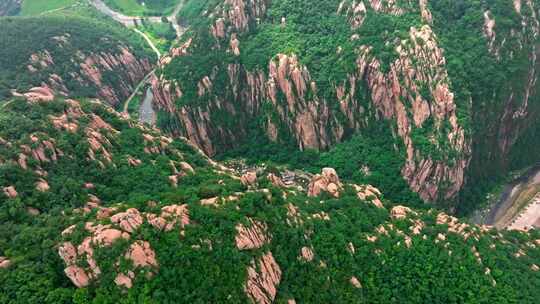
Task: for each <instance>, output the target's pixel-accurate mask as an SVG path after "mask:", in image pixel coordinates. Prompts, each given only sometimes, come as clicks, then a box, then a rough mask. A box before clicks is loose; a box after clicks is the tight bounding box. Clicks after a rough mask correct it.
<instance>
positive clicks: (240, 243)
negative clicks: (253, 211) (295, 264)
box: [235, 218, 270, 250]
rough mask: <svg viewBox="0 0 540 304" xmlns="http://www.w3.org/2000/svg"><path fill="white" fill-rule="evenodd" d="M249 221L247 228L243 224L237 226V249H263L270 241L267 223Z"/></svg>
mask: <svg viewBox="0 0 540 304" xmlns="http://www.w3.org/2000/svg"><path fill="white" fill-rule="evenodd" d="M248 221H249V225H248V226H247V227H246V226H244V225H243V224H241V223H239V224H238V225H236V237H235V241H236V248H238V249H240V250H246V249H257V248H261V247H262V246H263V245H265V244H267V243H268V242H269V241H270V237H269V236H268V231H267V230H268V227H267V225H266V224H265V223H262V222H259V221H256V220H253V219H251V218H250V219H248Z"/></svg>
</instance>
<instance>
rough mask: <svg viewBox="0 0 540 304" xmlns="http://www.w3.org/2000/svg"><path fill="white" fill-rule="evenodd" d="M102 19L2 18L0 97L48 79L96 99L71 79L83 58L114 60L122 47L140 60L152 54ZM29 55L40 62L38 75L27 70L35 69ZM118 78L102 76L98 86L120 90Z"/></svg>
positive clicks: (130, 34) (128, 33) (91, 91)
mask: <svg viewBox="0 0 540 304" xmlns="http://www.w3.org/2000/svg"><path fill="white" fill-rule="evenodd" d="M102 18H103V17H99V16H98V15H96V16H94V17H90V16H85V17H82V16H75V15H66V16H62V15H60V16H51V17H8V18H1V19H0V27H1V28H2V32H1V33H0V35H1V38H2V39H0V71H1V72H0V97H2V98H6V97H9V96H11V90H17V91H19V92H21V93H22V92H25V91H27V90H28V89H29V88H31V87H34V86H40V85H41V84H42V83H44V82H49V78H50V77H51V75H53V74H55V75H57V76H59V77H60V78H61V79H63V84H64V85H65V86H66V88H67V90H68V91H69V92H71V93H72V96H88V97H95V96H97V95H96V92H97V91H98V90H99V88H97V87H96V86H95V85H94V86H88V85H85V84H84V83H81V80H79V79H80V78H79V77H80V76H79V77H73V75H74V73H75V74H78V73H80V72H81V69H82V67H81V64H82V63H84V62H85V60H86V58H87V56H91V55H93V54H98V55H102V54H113V55H116V54H121V53H122V51H121V50H122V48H128V49H130V50H131V52H133V54H134V55H135V56H137V58H139V59H140V60H144V59H145V58H151V57H150V56H152V53H151V51H150V50H149V48H148V46H147V45H146V43H145V42H144V41H143V40H142V38H141V37H140V36H138V35H137V34H135V33H133V32H131V31H129V30H127V29H124V28H122V27H120V26H119V25H117V24H115V23H113V22H112V21H108V20H106V19H102ZM96 42H99V43H96ZM32 55H34V56H38V57H39V59H38V61H39V62H38V64H37V66H36V67H35V68H34V70H35V69H39V70H37V71H34V72H32V71H30V70H29V67H28V66H29V65H31V64H33V65H36V63H32V62H31V60H32V59H31V57H32ZM49 58H50V59H49ZM41 62H43V63H41ZM124 73H126V72H125V71H124ZM119 75H121V74H120V73H118V72H116V73H113V72H110V73H106V72H104V75H103V78H104V79H103V80H104V81H103V82H104V83H105V84H106V85H110V86H111V87H113V88H117V89H119V86H120V83H121V82H122V81H123V80H122V79H120V78H119ZM124 81H125V80H124Z"/></svg>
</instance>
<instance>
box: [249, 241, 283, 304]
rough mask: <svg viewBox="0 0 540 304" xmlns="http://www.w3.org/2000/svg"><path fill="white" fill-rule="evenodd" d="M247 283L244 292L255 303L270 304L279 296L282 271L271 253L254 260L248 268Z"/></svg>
mask: <svg viewBox="0 0 540 304" xmlns="http://www.w3.org/2000/svg"><path fill="white" fill-rule="evenodd" d="M247 272H248V274H247V281H246V284H245V286H244V290H245V292H246V294H247V296H248V297H249V298H250V299H251V300H252V301H253V302H255V303H258V304H270V303H272V302H273V301H274V299H275V297H276V294H277V286H278V285H279V282H280V281H281V269H280V268H279V265H278V264H277V263H276V261H275V260H274V256H273V255H272V253H271V252H268V253H266V254H265V255H263V256H262V257H260V258H259V259H258V262H257V263H256V262H255V261H254V260H253V261H252V262H251V265H250V266H248V268H247Z"/></svg>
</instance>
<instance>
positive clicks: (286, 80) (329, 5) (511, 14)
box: [155, 0, 540, 214]
mask: <svg viewBox="0 0 540 304" xmlns="http://www.w3.org/2000/svg"><path fill="white" fill-rule="evenodd" d="M538 7H539V3H538V1H534V0H531V1H506V0H487V1H375V0H369V1H341V0H325V1H319V2H318V3H317V5H313V3H312V2H310V1H304V0H287V1H285V0H284V1H281V0H275V1H264V0H260V1H259V0H258V1H255V0H253V1H247V0H246V1H229V0H223V1H219V0H209V1H187V2H186V4H185V6H184V7H183V9H182V11H181V12H180V17H181V18H180V19H181V20H182V21H183V22H187V23H189V24H190V28H191V30H190V32H188V34H187V35H186V37H185V41H186V42H189V43H187V44H186V53H187V54H186V55H183V56H177V57H175V58H173V59H172V61H171V63H170V64H168V65H166V66H164V67H163V69H162V71H161V73H162V74H163V75H164V77H165V79H166V81H165V83H166V85H162V86H161V87H160V86H156V87H155V89H157V90H158V91H165V93H164V94H163V95H164V96H168V95H167V94H169V93H173V94H170V95H172V97H171V98H170V99H167V98H165V100H163V101H160V103H161V108H162V109H163V111H161V112H160V113H161V114H160V119H159V125H160V127H162V128H163V129H165V130H169V131H170V132H172V133H173V134H181V135H184V136H187V137H190V139H191V140H192V141H194V142H197V143H198V145H199V146H200V147H202V148H203V149H204V150H205V151H206V152H208V153H211V154H212V153H217V154H225V156H227V155H231V150H232V151H235V150H237V151H252V153H250V152H248V154H249V155H251V156H255V159H254V160H255V161H268V160H276V159H278V158H280V157H279V156H277V157H276V155H275V154H274V153H273V152H274V151H275V150H274V149H266V151H265V149H264V148H261V147H266V146H268V143H269V142H276V143H277V144H278V145H281V146H283V145H286V146H288V147H290V149H288V150H287V152H286V153H284V155H283V156H284V157H282V158H281V159H278V160H280V161H283V162H285V163H291V161H290V159H292V165H293V166H294V165H297V164H295V163H294V162H295V161H294V160H297V159H301V160H308V161H307V162H308V163H310V164H313V163H317V162H318V160H317V158H319V157H323V156H322V155H317V154H318V153H314V152H308V153H300V152H297V153H295V152H294V151H295V150H298V148H300V149H299V150H304V151H305V150H309V148H314V149H315V150H322V153H324V150H330V152H329V153H330V154H332V155H336V156H338V158H342V159H349V158H350V157H351V156H350V153H348V154H345V153H344V151H351V150H353V149H354V148H355V147H356V141H355V138H359V137H360V138H363V141H365V142H366V143H369V142H373V141H377V140H380V138H381V137H382V138H385V140H384V141H385V142H387V143H389V146H391V145H394V147H395V148H394V151H391V152H387V153H385V154H397V155H401V157H400V158H401V159H402V160H403V161H401V162H395V163H394V164H393V165H392V167H393V168H392V170H393V172H398V171H401V172H402V175H403V176H404V177H405V179H406V180H407V184H408V186H407V185H406V184H403V183H401V181H400V179H401V178H402V177H399V176H398V175H395V174H394V175H393V176H392V177H390V176H388V175H387V174H384V173H383V172H380V171H379V169H378V168H381V167H383V166H385V159H386V157H384V156H382V155H381V154H380V151H376V150H375V149H374V150H373V152H366V153H367V154H369V155H368V156H369V157H367V160H366V161H362V162H352V163H351V164H350V166H348V168H347V172H352V171H354V174H355V176H356V177H357V178H359V177H360V175H361V172H359V171H358V170H357V169H358V168H361V167H364V166H365V167H368V168H372V167H373V168H374V169H373V171H374V176H375V177H373V178H372V181H373V182H374V183H375V184H376V185H377V186H380V187H381V188H382V189H384V190H385V192H386V190H388V193H389V195H394V194H396V196H398V195H400V194H401V193H405V192H407V191H408V188H412V191H413V192H418V193H419V194H420V197H421V198H422V200H424V201H436V202H439V203H441V205H446V206H447V207H449V208H451V209H454V208H457V209H458V211H459V212H462V213H463V214H465V213H467V212H470V211H471V210H473V209H474V208H475V207H476V204H478V202H480V201H482V200H483V196H484V194H485V193H486V189H489V187H491V186H492V185H493V183H494V182H497V180H498V179H499V177H501V176H504V173H505V172H508V170H511V169H515V168H516V167H518V166H522V165H525V164H526V163H527V164H529V165H530V162H525V161H518V162H511V161H510V159H512V158H513V156H510V155H511V154H518V155H522V158H521V159H522V160H524V159H530V158H529V157H528V156H527V155H533V154H532V150H527V149H524V148H521V147H523V146H521V145H514V143H518V142H522V141H524V140H525V137H527V138H530V139H532V138H533V137H536V138H538V136H535V135H532V134H536V133H534V132H535V131H534V130H535V128H534V127H533V126H534V122H535V121H536V120H537V119H538V115H539V108H540V106H539V104H538V102H536V101H537V100H538V98H537V96H538V82H537V81H534V79H537V78H538V71H539V69H538V63H537V61H536V55H535V48H536V45H537V44H538V31H539V26H538V25H539V19H538V14H537V11H538ZM412 29H415V31H412ZM415 33H421V34H415ZM415 35H416V36H415ZM413 36H414V37H413ZM190 39H192V40H190ZM411 40H413V41H416V42H418V41H419V40H423V42H419V43H418V44H417V45H414V43H413V44H412V45H411ZM430 47H431V48H432V49H431V50H428V48H430ZM437 50H440V55H441V56H440V57H437V56H435V57H432V58H429V55H428V58H427V59H426V57H425V54H426V53H427V54H431V55H432V54H435V53H437ZM432 56H433V55H432ZM408 60H410V66H408V67H407V68H406V69H405V70H407V71H411V70H414V71H415V72H414V73H413V72H411V73H410V74H408V75H400V70H399V67H400V66H403V65H407V62H408ZM282 63H288V64H282ZM273 65H274V66H276V70H272V66H273ZM404 74H406V73H405V72H404ZM393 75H394V76H395V77H394V76H393ZM410 75H413V76H410ZM422 75H429V76H426V77H427V78H428V79H434V80H433V81H431V80H429V81H425V79H423V78H422ZM205 77H206V79H205ZM393 77H394V78H393ZM408 77H412V80H411V79H408ZM396 79H397V80H396ZM411 83H413V84H411ZM439 85H442V86H447V88H448V92H447V93H448V94H446V93H444V94H443V93H441V92H442V91H441V89H440V87H439ZM381 87H382V89H381ZM396 87H397V88H396ZM163 88H167V89H168V91H167V90H164V89H163ZM171 88H172V89H171ZM314 88H315V89H314ZM173 89H174V90H176V92H178V91H180V92H181V94H176V95H175V94H174V90H173ZM396 92H399V93H400V94H398V95H400V96H395V95H396ZM386 96H388V98H387V99H385V97H386ZM444 96H446V97H444ZM396 98H397V99H398V100H399V101H400V102H402V103H403V107H404V109H405V110H404V111H405V112H406V114H400V113H401V112H400V111H401V110H400V108H399V107H397V106H395V105H394V102H393V101H394V100H396ZM419 98H420V99H422V100H423V101H424V102H425V104H427V105H426V106H425V107H424V106H420V103H418V100H419ZM274 99H275V100H274ZM442 104H445V105H444V106H443V105H442ZM394 107H395V108H394ZM314 113H315V114H314ZM389 113H390V114H389ZM391 114H392V115H391ZM317 115H318V116H317ZM454 115H455V117H454ZM306 117H307V118H306ZM441 117H442V118H441ZM511 117H514V118H511ZM383 118H385V119H383ZM407 120H408V121H407ZM192 126H194V127H192ZM383 126H389V128H390V129H391V130H392V131H391V132H386V130H387V127H383ZM201 130H202V131H201ZM529 133H530V134H529ZM524 134H529V135H524ZM457 139H461V140H457ZM339 142H343V145H344V146H349V147H348V148H345V149H343V148H336V149H335V150H334V149H333V147H334V146H336V145H337V144H339ZM527 142H528V143H530V141H527ZM533 144H534V146H538V144H539V143H538V141H534V143H533ZM411 148H412V152H411ZM494 151H497V152H494ZM261 152H269V153H261ZM522 152H524V153H525V154H526V155H523V153H522ZM529 152H531V154H529ZM289 153H294V154H295V155H298V156H297V157H292V158H288V157H287V156H286V155H289ZM241 154H242V153H236V154H233V155H235V156H240V155H241ZM531 157H532V158H534V156H531ZM323 158H324V157H323ZM398 158H399V157H398ZM518 158H519V157H518ZM413 163H414V165H412V164H413ZM429 164H431V166H430V165H429ZM306 167H307V168H309V165H308V166H306ZM437 168H439V169H437ZM441 168H443V169H441ZM442 172H444V173H442ZM348 175H349V174H347V176H346V177H347V178H349V176H348ZM363 178H364V179H365V178H366V177H363ZM375 179H377V180H375ZM389 179H394V180H389ZM358 180H360V179H358ZM479 180H481V182H480V183H481V184H479ZM464 181H465V182H464ZM397 184H403V185H404V187H400V188H387V185H397ZM421 185H426V186H425V187H424V186H421ZM464 185H466V186H464ZM463 189H465V190H463ZM396 190H397V191H396ZM461 190H463V191H461ZM458 191H461V193H460V194H459V195H457V193H458ZM433 193H435V194H434V195H433ZM409 196H411V197H412V195H409Z"/></svg>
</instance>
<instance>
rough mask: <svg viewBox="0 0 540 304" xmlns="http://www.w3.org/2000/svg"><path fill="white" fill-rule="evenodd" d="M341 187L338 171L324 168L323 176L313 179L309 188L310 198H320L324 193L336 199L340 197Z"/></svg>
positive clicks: (316, 176) (318, 175)
mask: <svg viewBox="0 0 540 304" xmlns="http://www.w3.org/2000/svg"><path fill="white" fill-rule="evenodd" d="M341 187H342V185H341V182H340V181H339V177H338V175H337V173H336V170H334V169H333V168H323V170H322V174H317V175H315V176H313V178H312V179H311V182H310V183H309V186H308V196H318V195H320V194H321V193H322V192H327V193H329V194H330V195H332V196H334V197H339V191H340V189H341Z"/></svg>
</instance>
